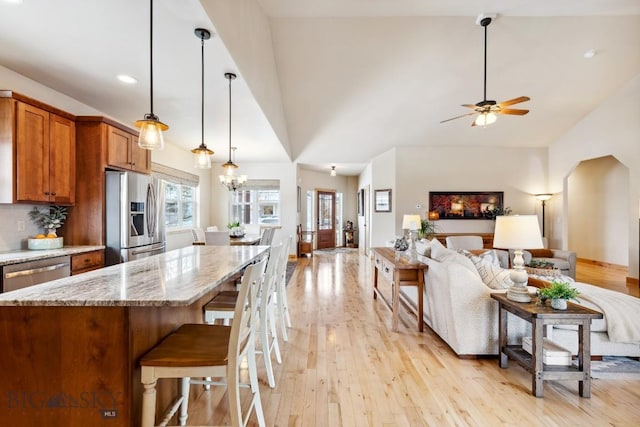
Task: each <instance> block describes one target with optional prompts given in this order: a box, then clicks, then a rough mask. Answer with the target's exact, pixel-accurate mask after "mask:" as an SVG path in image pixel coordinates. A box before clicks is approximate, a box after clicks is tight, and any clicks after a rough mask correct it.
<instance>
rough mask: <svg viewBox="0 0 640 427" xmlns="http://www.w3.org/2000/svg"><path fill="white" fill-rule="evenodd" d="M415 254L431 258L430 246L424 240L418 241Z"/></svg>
mask: <svg viewBox="0 0 640 427" xmlns="http://www.w3.org/2000/svg"><path fill="white" fill-rule="evenodd" d="M416 252H417V253H418V255H423V256H426V257H429V256H431V245H430V244H429V241H428V240H424V239H421V240H418V241H417V242H416Z"/></svg>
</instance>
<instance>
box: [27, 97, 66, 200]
mask: <svg viewBox="0 0 640 427" xmlns="http://www.w3.org/2000/svg"><path fill="white" fill-rule="evenodd" d="M16 112H17V114H16V129H17V132H16V201H17V202H51V203H56V204H73V203H74V201H75V182H76V156H75V155H76V148H75V147H76V128H75V123H74V121H73V120H69V119H67V118H64V117H61V116H58V115H57V114H53V113H49V112H48V111H45V110H43V109H41V108H38V107H34V106H32V105H29V104H25V103H23V102H17V103H16Z"/></svg>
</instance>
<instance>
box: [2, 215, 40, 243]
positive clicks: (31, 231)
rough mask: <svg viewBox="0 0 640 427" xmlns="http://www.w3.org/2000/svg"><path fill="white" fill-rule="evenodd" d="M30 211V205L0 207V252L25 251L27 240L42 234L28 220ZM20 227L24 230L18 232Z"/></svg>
mask: <svg viewBox="0 0 640 427" xmlns="http://www.w3.org/2000/svg"><path fill="white" fill-rule="evenodd" d="M31 209H33V206H32V205H0V251H15V250H19V249H27V239H28V238H29V237H33V236H35V235H36V234H38V233H42V232H43V230H42V229H41V228H39V227H38V226H37V225H35V224H34V223H33V221H32V220H31V218H29V211H30V210H31ZM21 222H22V223H24V224H21ZM21 225H24V230H21V231H18V229H20V228H21V227H20V226H21Z"/></svg>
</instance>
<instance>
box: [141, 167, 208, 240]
mask: <svg viewBox="0 0 640 427" xmlns="http://www.w3.org/2000/svg"><path fill="white" fill-rule="evenodd" d="M151 170H152V174H153V176H154V177H155V178H158V179H160V180H161V182H162V184H163V185H164V223H165V227H166V228H167V229H170V228H181V227H195V226H196V225H197V224H198V200H199V198H198V195H199V193H198V185H199V182H200V177H198V175H194V174H192V173H189V172H185V171H181V170H179V169H174V168H172V167H169V166H165V165H161V164H158V163H152V164H151Z"/></svg>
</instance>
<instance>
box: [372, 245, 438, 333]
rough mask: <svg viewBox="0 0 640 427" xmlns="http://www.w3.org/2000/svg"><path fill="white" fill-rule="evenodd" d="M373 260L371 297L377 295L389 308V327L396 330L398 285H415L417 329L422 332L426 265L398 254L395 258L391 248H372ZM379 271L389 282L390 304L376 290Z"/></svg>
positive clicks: (398, 302) (374, 297) (398, 305)
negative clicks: (416, 292)
mask: <svg viewBox="0 0 640 427" xmlns="http://www.w3.org/2000/svg"><path fill="white" fill-rule="evenodd" d="M371 251H372V252H373V257H374V262H373V299H377V298H378V295H379V296H380V298H382V300H383V301H384V302H385V303H386V304H387V306H389V308H391V312H392V313H393V320H392V324H391V329H392V330H393V331H394V332H395V331H397V330H398V309H399V308H400V286H416V287H417V288H418V311H417V312H416V316H417V318H418V330H419V331H420V332H422V331H423V330H424V325H423V323H424V322H423V321H422V313H423V311H422V309H423V292H424V270H427V269H428V268H429V266H428V265H426V264H423V263H421V262H416V263H410V262H409V259H408V257H407V256H406V255H405V256H400V257H399V258H398V259H396V251H395V250H394V249H393V248H372V249H371ZM379 272H381V273H382V275H383V276H384V277H385V278H386V279H387V280H388V281H389V282H390V283H391V294H392V301H393V302H392V304H389V301H387V299H386V298H385V296H384V295H383V294H382V293H381V292H380V291H379V290H378V274H379Z"/></svg>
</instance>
